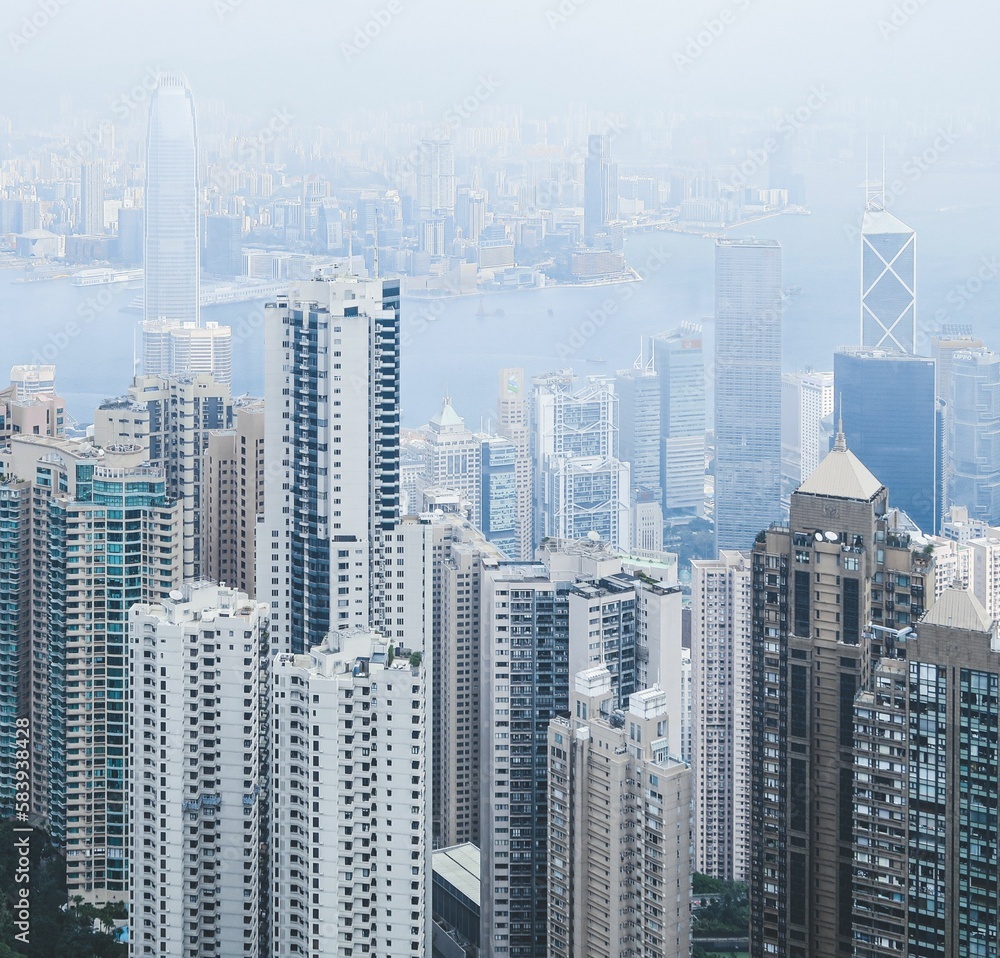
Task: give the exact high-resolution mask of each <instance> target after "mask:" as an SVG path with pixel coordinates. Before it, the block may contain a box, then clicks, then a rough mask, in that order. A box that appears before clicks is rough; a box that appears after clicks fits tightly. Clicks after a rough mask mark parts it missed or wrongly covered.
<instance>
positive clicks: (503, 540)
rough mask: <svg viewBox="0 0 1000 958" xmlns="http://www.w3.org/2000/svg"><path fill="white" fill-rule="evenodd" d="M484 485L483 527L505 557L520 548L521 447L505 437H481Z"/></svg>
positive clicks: (487, 537)
mask: <svg viewBox="0 0 1000 958" xmlns="http://www.w3.org/2000/svg"><path fill="white" fill-rule="evenodd" d="M479 438H480V441H481V443H482V451H481V459H482V469H483V472H482V486H481V493H480V499H481V502H482V506H481V513H482V515H481V520H480V527H481V528H482V530H483V534H484V535H485V536H486V539H487V541H489V542H491V543H493V545H495V546H496V547H497V549H499V550H500V552H502V553H503V555H504V557H505V558H508V559H516V558H517V557H518V553H519V550H520V544H519V528H518V489H517V465H518V463H517V455H518V449H517V446H515V445H514V443H512V442H511V441H510V440H509V439H505V438H504V437H503V436H480V437H479Z"/></svg>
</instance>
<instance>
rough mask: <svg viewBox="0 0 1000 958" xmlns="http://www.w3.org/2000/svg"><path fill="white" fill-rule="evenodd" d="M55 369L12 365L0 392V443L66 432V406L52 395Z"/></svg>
mask: <svg viewBox="0 0 1000 958" xmlns="http://www.w3.org/2000/svg"><path fill="white" fill-rule="evenodd" d="M55 375H56V367H55V366H14V367H13V368H12V369H11V371H10V385H9V386H8V387H7V388H6V389H3V390H0V441H3V440H6V439H9V438H10V437H11V436H16V435H28V436H52V437H59V436H63V435H65V433H66V403H65V401H64V400H63V399H62V398H61V397H60V396H57V395H56V391H55Z"/></svg>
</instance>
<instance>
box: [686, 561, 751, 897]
mask: <svg viewBox="0 0 1000 958" xmlns="http://www.w3.org/2000/svg"><path fill="white" fill-rule="evenodd" d="M691 566H692V570H691V684H692V696H691V698H692V703H691V709H692V716H691V738H692V743H691V747H692V756H691V765H692V768H693V770H694V833H695V868H696V870H697V871H699V872H702V873H704V874H706V875H713V876H715V877H716V878H725V879H730V880H736V881H746V879H747V876H748V873H749V848H750V679H751V672H750V665H751V663H750V630H751V602H750V594H751V590H750V585H751V583H750V575H751V570H750V559H749V557H748V556H747V555H745V554H744V553H741V552H729V551H725V550H724V551H722V552H721V553H720V554H719V558H718V559H714V560H709V559H699V560H695V561H693V562H692V563H691Z"/></svg>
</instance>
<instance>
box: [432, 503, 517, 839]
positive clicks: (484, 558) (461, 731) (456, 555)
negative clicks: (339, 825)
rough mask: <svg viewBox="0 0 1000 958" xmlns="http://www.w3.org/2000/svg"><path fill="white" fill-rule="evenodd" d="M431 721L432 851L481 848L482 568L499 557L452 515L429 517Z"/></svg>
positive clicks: (485, 541)
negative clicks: (463, 845) (463, 846)
mask: <svg viewBox="0 0 1000 958" xmlns="http://www.w3.org/2000/svg"><path fill="white" fill-rule="evenodd" d="M430 529H431V537H432V541H433V547H432V548H433V585H434V588H433V599H432V604H433V626H432V635H433V637H434V639H433V645H432V648H433V656H432V658H433V674H434V695H433V699H432V701H433V713H434V714H433V719H434V788H433V799H434V800H433V809H434V841H435V847H440V846H448V845H457V844H459V843H461V842H474V843H475V844H476V845H479V844H480V842H481V836H480V828H479V819H480V794H479V790H480V767H481V763H482V754H481V735H482V729H481V726H480V714H479V711H480V710H479V705H480V686H481V683H482V680H483V674H482V668H481V662H482V660H481V652H480V630H481V628H482V621H481V598H480V595H481V588H482V576H483V570H484V569H487V568H490V569H495V568H496V567H497V564H498V563H499V562H500V561H502V560H503V559H504V556H503V555H502V554H501V553H500V552H499V551H498V549H497V548H496V547H495V546H494V545H493V544H491V543H490V542H489V541H487V539H486V538H485V536H484V535H483V534H482V533H481V532H479V531H478V530H477V529H473V528H470V527H469V526H468V525H467V524H466V523H465V521H464V520H463V519H462V517H461V516H460V515H459V514H456V513H452V514H451V515H440V516H437V515H436V516H434V518H433V520H432V523H431V526H430Z"/></svg>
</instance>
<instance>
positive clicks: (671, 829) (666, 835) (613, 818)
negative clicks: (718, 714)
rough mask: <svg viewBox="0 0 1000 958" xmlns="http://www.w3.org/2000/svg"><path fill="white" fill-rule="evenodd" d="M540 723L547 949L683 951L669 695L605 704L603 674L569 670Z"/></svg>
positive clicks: (680, 782)
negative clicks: (543, 728) (568, 680)
mask: <svg viewBox="0 0 1000 958" xmlns="http://www.w3.org/2000/svg"><path fill="white" fill-rule="evenodd" d="M574 681H575V685H574V689H573V691H572V692H571V695H570V714H569V717H568V718H563V717H559V718H556V719H553V720H552V722H551V723H550V724H549V732H548V746H549V783H548V803H549V832H548V839H549V841H548V859H549V924H548V938H549V950H548V954H549V956H550V958H611V956H614V958H642V956H646V955H657V956H664V958H680V956H686V955H688V954H690V950H691V920H690V908H691V905H690V888H691V770H690V769H689V768H688V766H687V765H686V764H685V763H684V762H682V761H681V760H680V759H679V758H677V757H676V756H672V755H671V754H670V750H669V748H668V726H669V724H670V722H672V721H677V717H676V716H671V715H669V710H668V708H667V701H666V694H665V693H663V692H660V691H657V690H653V689H647V690H645V691H642V692H635V693H633V694H632V695H631V696H630V697H629V704H628V708H627V709H624V710H616V709H615V708H614V693H613V690H612V685H611V673H610V672H609V671H608V670H607V669H605V668H594V669H588V670H587V671H584V672H580V673H578V674H577V675H576V677H575V680H574Z"/></svg>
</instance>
